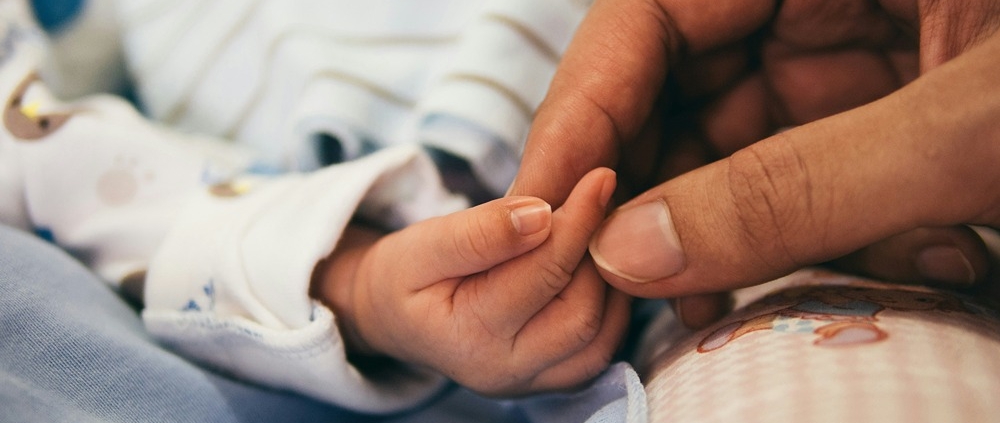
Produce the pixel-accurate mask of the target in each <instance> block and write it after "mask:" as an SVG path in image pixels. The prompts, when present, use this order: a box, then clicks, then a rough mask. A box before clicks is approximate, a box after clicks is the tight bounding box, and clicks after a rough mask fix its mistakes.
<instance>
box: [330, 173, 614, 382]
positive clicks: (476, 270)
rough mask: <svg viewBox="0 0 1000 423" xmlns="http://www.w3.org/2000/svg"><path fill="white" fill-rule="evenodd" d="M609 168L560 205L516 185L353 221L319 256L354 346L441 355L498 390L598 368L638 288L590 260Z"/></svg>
mask: <svg viewBox="0 0 1000 423" xmlns="http://www.w3.org/2000/svg"><path fill="white" fill-rule="evenodd" d="M614 186H615V184H614V174H613V172H611V171H609V170H607V169H600V170H596V171H593V172H592V173H591V174H589V175H587V176H586V177H585V178H583V179H582V180H581V181H580V183H579V184H578V185H577V187H576V189H575V190H574V191H573V193H572V194H571V195H570V197H569V199H568V200H567V201H566V203H565V205H564V206H563V207H561V208H560V209H558V210H556V211H554V212H553V211H551V208H550V207H549V206H548V204H546V203H545V202H543V201H542V200H540V199H537V198H532V197H510V198H503V199H499V200H494V201H492V202H489V203H486V204H483V205H481V206H478V207H475V208H472V209H469V210H465V211H461V212H456V213H453V214H451V215H447V216H444V217H439V218H434V219H430V220H427V221H424V222H420V223H417V224H414V225H412V226H410V227H407V228H406V229H404V230H401V231H399V232H396V233H393V234H389V235H386V236H384V237H379V236H378V234H375V233H372V232H370V231H366V230H363V229H359V228H353V229H351V230H349V231H348V232H347V233H346V236H345V237H343V238H342V239H341V244H340V245H338V247H337V249H336V250H335V252H334V253H333V254H332V255H331V256H330V257H329V258H328V260H327V261H326V263H325V264H324V265H321V266H319V267H318V268H317V272H316V277H315V279H314V282H313V295H314V296H316V297H318V298H320V299H321V300H322V301H324V302H325V303H327V304H328V305H330V306H331V308H333V310H334V311H335V313H336V314H337V316H338V322H339V324H340V328H341V332H342V334H343V337H344V338H345V340H346V341H347V343H348V348H349V350H350V351H351V352H353V353H355V354H361V355H375V356H379V355H383V356H388V357H392V358H395V359H398V360H400V361H402V362H405V363H411V364H416V365H420V366H428V367H431V368H433V369H435V370H437V371H439V372H441V373H443V374H445V375H446V376H448V377H450V378H452V379H454V380H456V381H457V382H459V383H461V384H463V385H465V386H467V387H469V388H471V389H473V390H476V391H479V392H481V393H485V394H489V395H512V394H523V393H529V392H534V391H541V390H551V389H565V388H570V387H572V386H574V385H577V384H579V383H581V382H584V381H586V380H588V379H590V378H591V377H593V376H595V375H596V374H598V373H599V372H600V371H601V370H603V368H604V367H605V366H606V365H607V363H608V361H609V360H610V357H611V355H612V354H613V352H614V351H615V348H616V347H617V345H618V341H619V340H620V337H621V335H622V334H623V332H624V330H625V327H626V324H627V319H628V313H627V308H628V300H627V299H626V298H625V297H624V296H623V295H621V294H619V293H616V292H614V291H611V290H610V289H609V288H607V286H606V285H605V284H604V282H603V281H602V280H601V278H600V277H599V276H598V274H597V273H596V271H595V269H594V267H593V265H592V264H591V262H590V261H589V259H587V260H584V258H585V253H586V248H587V242H588V240H589V238H590V236H591V234H592V233H593V231H594V230H595V229H596V228H597V226H598V224H599V223H600V222H601V220H602V219H603V217H604V215H605V208H606V205H607V202H608V199H609V197H610V196H611V192H612V191H613V190H614Z"/></svg>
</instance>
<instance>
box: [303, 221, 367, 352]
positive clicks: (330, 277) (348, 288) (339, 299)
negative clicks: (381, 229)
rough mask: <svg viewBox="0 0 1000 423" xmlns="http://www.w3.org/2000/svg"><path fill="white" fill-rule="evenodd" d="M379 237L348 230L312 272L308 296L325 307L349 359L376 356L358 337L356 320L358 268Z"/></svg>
mask: <svg viewBox="0 0 1000 423" xmlns="http://www.w3.org/2000/svg"><path fill="white" fill-rule="evenodd" d="M380 236H381V234H380V233H378V232H377V231H374V230H371V229H366V228H360V227H354V226H350V227H348V228H347V229H345V230H344V234H343V236H342V237H341V239H340V242H339V243H338V244H337V248H336V249H335V250H334V251H333V253H331V254H330V255H329V256H328V257H327V258H325V259H323V260H321V261H320V262H319V263H318V264H317V265H316V268H315V270H314V271H313V278H312V286H311V289H310V295H311V296H312V297H313V298H315V299H317V300H319V301H320V302H322V303H323V304H325V305H326V306H327V307H329V308H330V309H331V310H333V313H334V315H336V322H337V328H338V330H339V331H340V337H341V340H342V342H343V343H344V349H345V351H346V352H347V354H348V355H349V356H378V355H381V354H380V353H379V352H378V351H376V350H375V349H374V348H372V347H371V345H370V344H369V343H368V342H367V341H366V339H365V337H364V336H363V335H362V333H361V328H360V327H359V325H358V322H359V321H361V320H363V317H361V316H358V313H360V312H362V309H363V307H358V303H359V299H358V297H359V295H360V294H362V293H361V292H359V291H360V290H359V289H357V288H358V286H357V285H358V284H359V283H362V282H361V281H358V280H357V274H358V267H359V266H360V264H361V261H362V259H363V258H364V256H365V253H366V252H367V251H368V249H369V248H370V247H371V246H372V245H373V244H374V243H375V241H377V240H378V238H379V237H380Z"/></svg>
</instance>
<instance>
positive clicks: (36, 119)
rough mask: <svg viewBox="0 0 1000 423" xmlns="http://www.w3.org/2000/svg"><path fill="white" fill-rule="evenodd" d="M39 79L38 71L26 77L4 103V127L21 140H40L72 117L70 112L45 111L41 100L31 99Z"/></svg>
mask: <svg viewBox="0 0 1000 423" xmlns="http://www.w3.org/2000/svg"><path fill="white" fill-rule="evenodd" d="M38 79H39V78H38V74H36V73H31V74H29V75H28V76H27V77H25V78H24V80H22V81H21V83H20V84H18V86H17V87H16V88H15V89H14V92H13V93H11V95H10V98H8V99H7V103H6V104H5V105H4V110H3V124H4V127H6V128H7V132H9V133H10V134H11V135H13V136H14V138H15V139H17V140H19V141H39V140H41V139H43V138H45V137H47V136H49V135H50V134H52V133H53V132H55V131H57V130H59V128H61V127H62V126H63V125H64V124H65V123H66V122H67V121H68V120H69V119H70V118H71V117H72V114H70V113H63V112H51V113H46V112H43V111H42V106H43V105H42V104H41V102H39V101H38V100H33V99H29V96H28V93H29V90H30V89H31V87H32V85H33V84H34V83H35V82H36V81H38Z"/></svg>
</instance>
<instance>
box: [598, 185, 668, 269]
mask: <svg viewBox="0 0 1000 423" xmlns="http://www.w3.org/2000/svg"><path fill="white" fill-rule="evenodd" d="M590 254H591V256H593V258H594V262H595V263H596V264H597V265H598V266H600V267H601V268H603V269H604V270H606V271H608V272H611V273H613V274H615V275H617V276H620V277H622V278H625V279H628V280H630V281H633V282H649V281H653V280H657V279H663V278H666V277H668V276H673V275H675V274H677V273H680V271H681V270H683V269H684V265H685V258H684V250H682V249H681V241H680V238H678V236H677V232H676V230H675V229H674V223H673V221H671V220H670V210H669V209H668V208H667V205H666V203H663V202H662V201H654V202H651V203H646V204H643V205H640V206H635V207H631V208H628V209H625V210H622V211H619V212H616V213H614V214H612V215H611V217H609V218H608V220H607V221H605V222H604V226H602V227H601V229H600V230H598V232H597V235H596V236H595V237H594V239H593V240H592V241H591V244H590Z"/></svg>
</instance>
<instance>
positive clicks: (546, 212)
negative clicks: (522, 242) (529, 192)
mask: <svg viewBox="0 0 1000 423" xmlns="http://www.w3.org/2000/svg"><path fill="white" fill-rule="evenodd" d="M551 220H552V206H550V205H549V203H546V202H544V201H533V202H531V203H528V204H524V205H521V206H518V207H517V208H515V209H513V210H511V211H510V221H511V223H513V224H514V229H516V230H517V233H519V234H521V235H531V234H534V233H537V232H541V231H542V230H543V229H545V228H547V227H549V223H550V222H551Z"/></svg>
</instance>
